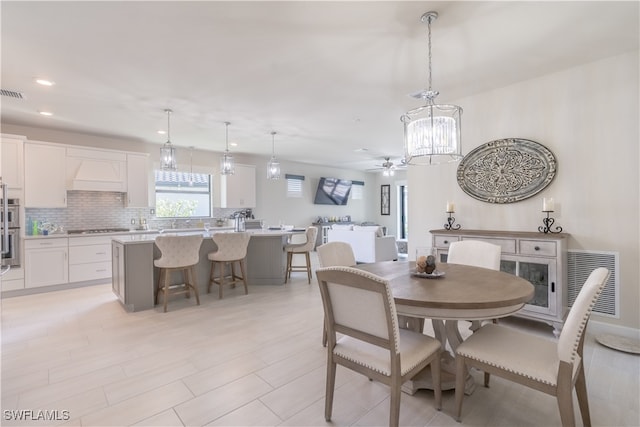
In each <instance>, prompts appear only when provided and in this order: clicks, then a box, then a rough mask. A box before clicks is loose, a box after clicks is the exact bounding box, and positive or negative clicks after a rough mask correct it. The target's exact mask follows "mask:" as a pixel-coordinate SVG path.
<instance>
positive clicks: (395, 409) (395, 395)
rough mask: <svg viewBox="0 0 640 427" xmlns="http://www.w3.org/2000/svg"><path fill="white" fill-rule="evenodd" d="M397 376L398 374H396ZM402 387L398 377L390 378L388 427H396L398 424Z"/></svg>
mask: <svg viewBox="0 0 640 427" xmlns="http://www.w3.org/2000/svg"><path fill="white" fill-rule="evenodd" d="M398 374H399V373H398ZM401 387H402V383H401V379H400V375H396V376H394V377H392V378H391V385H390V387H389V388H390V390H389V391H390V393H391V396H390V399H389V400H390V401H391V403H390V408H389V427H398V425H399V424H400V393H401V391H400V389H401Z"/></svg>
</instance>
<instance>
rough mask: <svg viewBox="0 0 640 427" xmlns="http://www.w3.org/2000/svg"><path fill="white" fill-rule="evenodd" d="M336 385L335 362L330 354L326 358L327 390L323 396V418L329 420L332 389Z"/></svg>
mask: <svg viewBox="0 0 640 427" xmlns="http://www.w3.org/2000/svg"><path fill="white" fill-rule="evenodd" d="M335 385H336V364H335V363H334V362H333V360H331V356H329V359H328V360H327V390H326V392H325V397H324V419H325V421H331V413H332V412H333V390H334V388H335Z"/></svg>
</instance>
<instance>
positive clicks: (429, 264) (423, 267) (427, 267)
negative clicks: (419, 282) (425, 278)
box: [416, 255, 436, 274]
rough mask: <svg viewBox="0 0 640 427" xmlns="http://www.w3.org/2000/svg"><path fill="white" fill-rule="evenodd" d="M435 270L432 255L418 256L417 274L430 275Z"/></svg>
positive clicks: (434, 259) (434, 261) (434, 260)
mask: <svg viewBox="0 0 640 427" xmlns="http://www.w3.org/2000/svg"><path fill="white" fill-rule="evenodd" d="M435 269H436V258H435V257H434V256H433V255H428V256H424V255H423V256H419V257H418V259H416V270H417V272H418V273H427V274H431V273H433V272H434V271H435Z"/></svg>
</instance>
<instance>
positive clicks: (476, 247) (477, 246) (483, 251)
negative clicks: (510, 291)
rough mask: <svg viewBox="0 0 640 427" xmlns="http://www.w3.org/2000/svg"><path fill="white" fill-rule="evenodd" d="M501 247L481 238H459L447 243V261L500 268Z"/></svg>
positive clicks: (493, 268)
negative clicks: (456, 240)
mask: <svg viewBox="0 0 640 427" xmlns="http://www.w3.org/2000/svg"><path fill="white" fill-rule="evenodd" d="M501 252H502V248H501V247H500V246H498V245H494V244H493V243H488V242H483V241H481V240H460V241H458V242H452V243H451V244H450V245H449V251H448V253H447V263H450V264H464V265H471V266H474V267H482V268H489V269H491V270H500V253H501Z"/></svg>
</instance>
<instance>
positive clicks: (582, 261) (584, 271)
mask: <svg viewBox="0 0 640 427" xmlns="http://www.w3.org/2000/svg"><path fill="white" fill-rule="evenodd" d="M618 256H619V254H618V252H601V251H578V250H569V251H567V261H568V272H567V276H568V286H567V287H568V296H567V297H568V304H569V307H571V306H572V305H573V302H574V301H575V300H576V297H577V296H578V293H579V292H580V289H582V285H584V282H585V281H586V280H587V277H589V274H591V272H592V271H593V270H595V269H596V268H598V267H605V268H607V269H608V270H609V273H610V274H609V280H608V281H607V284H606V285H605V287H604V290H603V291H602V293H601V294H600V298H598V302H597V303H596V305H595V306H594V307H593V312H594V313H597V314H600V315H603V316H607V317H615V318H619V317H620V301H619V295H620V289H619V286H620V285H619V282H620V281H619V273H618V268H619V262H618Z"/></svg>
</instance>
